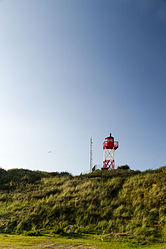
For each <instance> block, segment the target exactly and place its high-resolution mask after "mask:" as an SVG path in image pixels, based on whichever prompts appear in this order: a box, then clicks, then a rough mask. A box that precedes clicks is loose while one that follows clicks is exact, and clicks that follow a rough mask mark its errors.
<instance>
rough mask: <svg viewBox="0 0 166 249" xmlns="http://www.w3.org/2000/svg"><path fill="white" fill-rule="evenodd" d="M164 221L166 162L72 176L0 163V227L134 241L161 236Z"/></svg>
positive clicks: (3, 230) (30, 232) (163, 235)
mask: <svg viewBox="0 0 166 249" xmlns="http://www.w3.org/2000/svg"><path fill="white" fill-rule="evenodd" d="M165 224H166V167H162V168H160V169H158V170H148V171H146V172H139V171H132V170H127V169H117V170H114V171H95V172H93V173H90V174H86V175H80V176H75V177H73V176H71V175H70V174H68V173H56V172H55V173H47V172H39V171H38V172H36V171H29V170H23V169H14V170H9V171H5V170H3V169H0V232H1V233H8V234H9V233H10V234H24V235H35V236H40V235H44V234H49V235H51V236H55V235H57V234H61V235H69V234H73V235H80V234H87V233H88V234H98V235H102V236H106V237H103V239H104V240H111V241H112V240H117V239H123V238H125V241H133V242H134V241H135V240H136V241H137V242H138V244H140V243H144V242H145V241H146V242H154V241H161V242H163V241H165V240H166V225H165ZM107 235H109V236H108V237H107ZM108 242H109V241H108ZM133 242H132V243H133ZM103 243H106V242H104V241H103ZM161 246H162V245H161ZM100 248H101V247H100ZM156 248H157V247H156ZM158 248H160V247H158ZM161 248H162V247H161Z"/></svg>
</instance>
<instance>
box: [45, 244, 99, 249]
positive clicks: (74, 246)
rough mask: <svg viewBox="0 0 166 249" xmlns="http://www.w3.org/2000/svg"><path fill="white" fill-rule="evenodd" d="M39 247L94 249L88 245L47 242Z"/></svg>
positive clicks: (51, 248)
mask: <svg viewBox="0 0 166 249" xmlns="http://www.w3.org/2000/svg"><path fill="white" fill-rule="evenodd" d="M41 248H43V249H55V248H56V249H62V248H64V249H65V248H67V249H96V248H94V247H91V246H88V245H81V244H78V245H73V244H47V245H41Z"/></svg>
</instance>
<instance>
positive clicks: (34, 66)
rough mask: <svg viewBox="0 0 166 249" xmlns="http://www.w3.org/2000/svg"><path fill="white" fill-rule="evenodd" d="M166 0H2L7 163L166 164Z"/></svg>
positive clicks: (1, 96)
mask: <svg viewBox="0 0 166 249" xmlns="http://www.w3.org/2000/svg"><path fill="white" fill-rule="evenodd" d="M165 109H166V1H164V0H35V1H34V0H1V1H0V166H1V167H3V168H4V169H10V168H26V169H32V170H44V171H68V172H71V173H72V174H80V173H81V172H86V171H88V170H89V140H90V137H91V136H92V137H93V140H94V163H95V164H101V163H102V143H103V140H104V138H105V137H107V136H108V135H109V133H110V132H112V135H113V136H114V137H115V139H116V140H118V141H119V144H120V147H119V149H118V150H117V151H116V155H115V156H116V164H117V165H124V164H128V165H129V166H130V167H131V168H132V169H139V170H145V169H155V168H158V167H160V166H163V165H166V146H165V144H166V131H165V129H166V111H165Z"/></svg>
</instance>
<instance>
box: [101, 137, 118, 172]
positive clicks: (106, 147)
mask: <svg viewBox="0 0 166 249" xmlns="http://www.w3.org/2000/svg"><path fill="white" fill-rule="evenodd" d="M118 146H119V145H118V142H117V141H114V137H112V136H111V133H110V136H109V137H106V138H105V141H104V143H103V169H110V168H111V169H114V168H115V161H114V152H115V150H116V149H117V148H118Z"/></svg>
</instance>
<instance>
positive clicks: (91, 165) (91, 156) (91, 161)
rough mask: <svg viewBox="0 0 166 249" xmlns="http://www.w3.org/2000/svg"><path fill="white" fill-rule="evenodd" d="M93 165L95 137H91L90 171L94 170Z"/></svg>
mask: <svg viewBox="0 0 166 249" xmlns="http://www.w3.org/2000/svg"><path fill="white" fill-rule="evenodd" d="M92 167H93V139H92V137H91V138H90V172H92Z"/></svg>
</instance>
